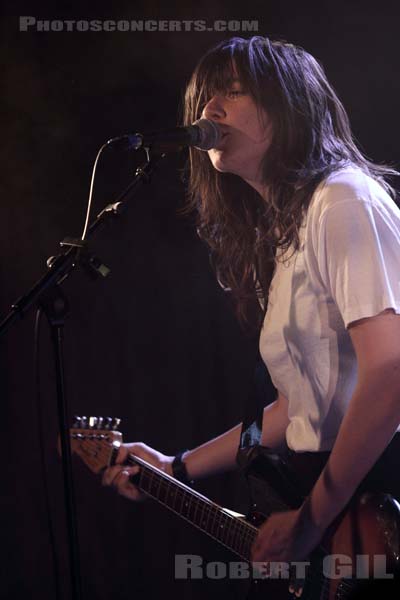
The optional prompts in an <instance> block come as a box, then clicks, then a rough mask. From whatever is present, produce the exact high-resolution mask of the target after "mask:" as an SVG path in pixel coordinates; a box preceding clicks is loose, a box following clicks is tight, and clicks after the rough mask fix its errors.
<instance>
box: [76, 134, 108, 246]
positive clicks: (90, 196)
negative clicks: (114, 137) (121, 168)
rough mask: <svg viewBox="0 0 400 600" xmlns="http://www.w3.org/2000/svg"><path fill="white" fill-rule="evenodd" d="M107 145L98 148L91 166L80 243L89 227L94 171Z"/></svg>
mask: <svg viewBox="0 0 400 600" xmlns="http://www.w3.org/2000/svg"><path fill="white" fill-rule="evenodd" d="M108 145H109V142H106V143H105V144H103V145H102V146H101V148H100V150H99V151H98V152H97V156H96V159H95V161H94V164H93V169H92V178H91V180H90V189H89V198H88V205H87V210H86V220H85V225H84V228H83V232H82V241H84V240H85V237H86V232H87V228H88V225H89V218H90V210H91V207H92V196H93V187H94V179H95V177H96V169H97V163H98V161H99V158H100V156H101V154H102V152H103V150H104V149H105V148H106V147H107V146H108Z"/></svg>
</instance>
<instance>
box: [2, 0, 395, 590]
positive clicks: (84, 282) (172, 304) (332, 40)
mask: <svg viewBox="0 0 400 600" xmlns="http://www.w3.org/2000/svg"><path fill="white" fill-rule="evenodd" d="M19 15H32V16H36V17H37V18H38V19H39V18H47V19H52V18H58V19H76V20H78V19H79V18H83V19H90V18H92V19H93V18H97V19H106V18H111V19H115V20H117V19H135V20H138V19H173V20H177V19H180V20H182V19H190V20H194V19H196V18H198V19H208V20H210V21H213V20H214V19H247V20H252V19H256V20H258V22H259V32H258V33H259V34H261V35H263V34H268V35H270V36H271V37H279V38H284V39H287V40H289V41H291V42H293V43H296V44H300V45H302V46H304V47H305V48H306V49H307V50H309V51H310V52H311V53H312V54H314V55H315V56H316V57H317V58H318V59H320V60H321V61H322V63H323V64H324V66H325V68H326V71H327V74H328V77H329V78H330V80H331V82H332V83H333V85H334V87H335V88H336V90H337V91H338V93H339V95H340V96H341V98H342V100H343V102H344V104H345V106H346V108H347V110H348V112H349V114H350V118H351V121H352V124H353V130H354V133H355V136H356V138H357V139H358V141H359V143H360V144H361V146H362V148H363V150H364V151H365V152H366V154H367V155H369V156H371V157H373V159H374V160H376V161H377V162H389V163H391V164H394V165H395V166H397V167H399V166H400V162H399V154H398V137H399V134H400V127H399V120H398V118H397V110H398V105H399V100H400V83H399V78H398V55H399V48H400V42H399V40H398V16H399V15H398V10H397V9H396V8H395V4H393V6H390V5H389V4H388V3H380V4H379V3H375V4H374V6H373V8H367V7H366V5H365V3H364V2H356V3H354V2H352V3H350V2H346V3H344V2H342V3H340V4H338V3H337V2H327V3H322V2H320V3H318V4H315V5H314V4H310V3H299V2H298V3H294V2H293V3H281V4H278V3H277V2H272V1H271V0H265V1H264V2H246V3H244V2H240V3H239V2H226V1H225V2H222V1H218V0H216V1H215V2H210V3H208V4H206V5H201V6H200V4H199V3H189V4H187V3H183V2H176V1H175V2H169V3H164V2H142V1H140V2H119V3H112V4H111V3H109V2H97V3H96V5H95V4H94V3H86V4H85V3H80V4H79V5H78V4H77V5H76V6H75V7H71V5H67V4H65V3H62V2H60V3H57V8H54V4H53V3H51V2H47V1H46V2H42V3H41V4H40V5H39V3H38V6H36V7H34V4H32V3H30V4H29V5H25V6H23V5H19V6H17V5H15V4H13V5H12V8H11V7H8V8H7V9H6V10H5V11H4V14H3V18H2V31H1V34H2V35H1V52H0V56H1V61H2V67H3V69H2V71H3V92H2V100H3V102H2V104H3V107H2V117H1V128H2V144H1V171H2V175H1V187H2V193H1V213H0V214H1V224H0V231H1V234H0V244H1V246H0V252H1V260H0V315H1V316H3V315H5V314H6V313H7V311H8V310H9V307H10V305H11V303H12V301H13V300H15V299H16V298H17V297H18V296H19V295H21V294H22V293H23V292H25V291H26V290H27V289H29V287H30V286H31V285H32V284H33V283H34V282H35V281H36V279H37V278H38V277H39V276H40V275H41V274H42V273H43V272H44V270H45V261H46V259H47V257H48V256H50V255H52V254H55V253H57V251H58V242H59V241H60V240H61V239H62V238H63V237H64V236H66V235H72V236H79V235H80V234H81V231H82V228H83V223H84V216H85V211H86V201H87V196H88V190H89V181H90V174H91V168H92V164H93V161H94V157H95V155H96V152H97V150H98V148H99V147H100V145H101V144H102V143H103V142H104V141H105V140H107V139H109V138H110V137H113V136H115V135H118V134H121V133H125V132H129V131H136V130H146V131H152V130H156V129H162V128H166V127H170V126H174V125H175V124H176V122H177V114H178V112H179V107H180V106H181V99H182V92H183V90H184V86H185V83H186V81H187V80H188V78H189V76H190V73H191V71H192V69H193V68H194V66H195V63H196V61H197V60H198V58H199V57H200V56H201V55H202V53H203V52H204V51H205V50H206V49H207V48H209V47H210V46H211V45H213V44H214V43H216V42H218V41H220V40H222V39H224V38H226V37H229V34H226V33H208V32H191V33H189V32H175V33H172V32H171V33H167V32H152V33H140V32H136V33H128V32H127V33H121V32H114V33H101V32H98V33H90V32H86V33H71V32H64V33H61V32H60V33H55V32H53V33H52V32H50V33H39V32H36V31H34V30H30V31H28V32H19V31H18V16H19ZM245 35H246V34H245ZM184 158H185V157H184V156H180V155H178V156H170V157H168V159H167V160H166V161H165V162H164V164H163V165H162V166H161V168H160V169H159V172H158V173H157V175H156V176H155V177H154V180H153V182H152V184H151V186H147V187H145V188H143V189H142V190H141V192H140V194H139V195H138V196H137V197H136V198H135V199H134V200H133V201H132V206H131V208H130V210H129V211H128V213H127V214H126V215H125V216H124V218H123V219H121V221H120V222H119V223H116V224H114V226H112V227H109V228H107V229H106V230H105V231H103V232H102V233H101V234H100V235H99V236H98V237H97V238H96V240H95V241H93V244H92V246H91V247H92V249H93V250H94V251H95V252H96V253H97V254H98V255H99V256H100V257H101V258H102V259H103V261H104V262H105V263H106V264H107V265H108V266H109V267H110V268H111V275H110V276H109V277H108V279H106V280H101V281H99V280H98V281H96V282H94V281H91V280H89V279H88V278H87V276H86V275H84V274H83V273H81V272H75V273H74V274H73V275H72V276H71V278H70V279H69V280H68V281H67V282H66V283H65V285H64V286H63V287H64V290H65V292H66V293H67V295H68V298H69V300H70V304H71V312H70V316H69V318H68V320H67V325H66V331H65V370H66V385H67V395H68V401H69V409H70V413H71V415H72V414H85V415H91V414H95V415H100V414H104V415H117V416H120V417H122V418H123V422H122V424H121V429H122V431H123V433H124V437H125V440H128V441H130V440H138V441H145V442H146V443H148V444H149V445H152V446H154V447H156V448H158V449H160V450H162V451H164V452H165V453H167V454H175V452H176V451H178V450H179V449H181V448H187V447H189V448H190V447H194V446H196V445H198V444H200V443H202V442H204V441H206V440H208V439H210V438H212V437H214V436H215V435H217V434H219V433H222V432H223V431H225V430H226V429H228V428H230V427H231V426H233V425H235V424H236V423H237V422H239V421H240V420H241V416H242V411H243V407H244V404H245V401H246V398H247V396H248V393H249V389H250V386H251V382H252V377H253V369H254V360H255V355H256V342H255V340H254V339H252V338H250V337H246V336H245V335H243V333H242V332H241V330H240V328H239V327H238V325H237V324H236V322H235V319H234V316H233V314H232V310H231V307H230V303H229V298H227V297H226V295H225V294H224V293H223V292H222V291H221V290H220V288H219V286H218V284H217V283H216V281H215V278H214V275H213V273H212V271H211V268H210V266H209V261H208V253H207V249H206V248H205V247H204V246H203V244H202V243H201V242H200V241H199V240H198V239H197V238H196V234H195V227H194V223H193V219H190V218H187V217H186V218H183V217H181V216H178V214H177V210H178V208H179V207H181V206H182V205H183V203H184V187H183V185H182V182H181V179H180V169H181V168H182V167H183V164H184ZM140 160H141V157H139V156H137V155H135V154H129V153H127V154H121V153H118V154H113V153H111V152H107V153H106V154H104V156H103V158H102V160H101V163H100V164H99V168H98V176H97V179H96V186H95V193H94V206H93V215H95V214H97V213H98V212H99V211H100V210H101V208H102V207H103V206H104V205H105V204H106V203H108V202H110V201H111V200H113V199H114V198H115V196H116V194H117V193H118V192H119V191H120V190H121V189H122V188H123V187H124V186H125V185H126V184H127V183H128V182H129V181H130V179H131V177H132V173H133V172H134V169H135V168H136V166H137V165H138V164H139V162H140ZM33 325H34V319H33V314H30V315H29V316H27V317H26V318H25V319H24V320H23V321H21V322H18V323H17V324H16V325H15V326H14V327H13V328H12V329H11V330H10V331H9V332H8V333H7V334H6V335H5V336H3V338H2V340H1V342H0V343H1V345H0V352H1V357H0V358H1V361H0V365H1V367H0V368H1V388H0V393H1V400H2V414H1V416H2V425H3V427H2V435H1V440H2V442H3V444H2V455H1V456H2V469H1V482H2V503H3V508H2V511H1V514H2V523H1V532H2V544H1V547H2V554H3V556H2V560H1V565H2V568H3V569H4V572H3V573H2V574H1V579H0V596H1V598H7V599H12V598H16V599H19V598H28V597H29V598H32V599H41V600H47V599H53V598H56V597H57V596H56V588H55V572H56V570H57V569H58V571H59V576H60V578H61V585H62V591H61V596H60V598H62V599H64V598H69V586H68V562H67V551H66V535H65V525H64V509H63V491H62V478H61V465H60V462H59V459H58V457H57V452H56V438H57V412H56V398H55V387H54V373H53V359H52V355H51V352H50V344H49V335H48V327H47V324H46V323H44V324H43V327H42V331H41V337H40V339H41V369H40V371H41V382H42V383H41V392H42V394H41V401H40V407H41V408H40V412H39V413H38V409H37V401H36V387H35V377H34V368H33ZM40 428H42V429H43V436H42V437H41V436H40V434H39V431H40ZM41 439H42V443H43V447H44V456H45V464H44V466H43V464H42V462H41V460H40V440H41ZM74 474H75V484H76V497H77V509H78V520H79V534H80V542H81V568H82V579H83V589H84V598H85V599H96V600H97V599H99V600H103V599H106V598H107V599H108V598H113V599H114V600H119V599H121V600H123V599H127V598H138V597H142V596H143V597H146V598H157V597H161V596H164V595H170V596H171V595H172V594H173V595H174V597H175V598H177V599H178V598H179V599H186V598H204V597H205V595H206V594H207V597H210V598H217V597H218V598H225V597H226V598H228V597H229V598H235V597H240V594H241V593H242V591H243V590H241V588H240V586H236V585H233V584H229V583H227V582H226V581H207V580H204V581H195V582H182V581H174V569H173V565H174V555H175V554H200V555H201V556H203V557H204V560H205V561H211V560H220V561H228V560H230V559H231V560H232V559H234V557H233V556H231V555H229V553H228V552H226V551H225V550H223V549H220V548H219V547H217V545H216V544H214V543H213V542H212V541H209V540H208V539H207V538H206V537H205V536H203V535H202V534H201V533H198V532H197V531H194V530H192V529H191V528H190V526H187V525H186V524H185V523H183V522H181V521H180V520H179V519H178V518H176V517H175V516H173V515H170V514H166V513H165V511H164V510H163V509H162V508H159V507H158V506H155V505H154V504H153V503H152V502H147V503H145V504H140V505H134V504H132V503H129V502H128V501H126V500H124V499H122V498H120V497H118V496H117V495H116V494H115V493H114V492H113V491H112V490H110V489H105V488H102V487H101V485H100V482H99V481H98V480H97V479H96V478H95V477H94V476H93V475H92V474H91V473H90V472H89V471H87V469H86V468H85V467H83V466H82V465H81V464H79V463H78V462H76V463H74ZM45 481H46V482H47V489H48V498H49V500H48V502H49V505H48V504H47V500H46V493H45V489H46V487H45ZM242 483H243V482H242V481H241V479H240V477H239V476H238V475H236V474H232V475H226V476H222V477H216V478H214V479H212V480H208V481H204V482H201V483H199V484H198V485H197V489H198V490H200V491H201V492H202V493H204V494H206V495H208V496H210V497H211V498H212V499H213V500H215V501H216V502H219V503H221V504H223V505H226V506H229V507H231V508H234V509H237V510H242V511H243V510H245V509H246V492H245V491H244V488H243V485H241V484H242ZM49 520H50V521H51V523H52V530H53V531H54V544H53V546H52V544H51V537H50V528H49ZM52 547H55V548H56V557H54V556H53V551H52Z"/></svg>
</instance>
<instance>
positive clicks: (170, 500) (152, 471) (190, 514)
mask: <svg viewBox="0 0 400 600" xmlns="http://www.w3.org/2000/svg"><path fill="white" fill-rule="evenodd" d="M129 463H130V464H132V465H133V464H137V465H139V466H140V474H139V483H138V486H139V488H140V489H141V490H142V491H143V492H145V493H146V494H148V495H149V496H151V497H152V498H154V499H155V500H157V501H158V502H160V504H163V505H164V506H166V507H167V508H169V509H170V510H172V511H173V512H174V513H176V514H178V515H180V516H181V517H182V518H183V519H185V520H186V521H188V522H189V523H192V524H193V525H195V526H196V527H198V528H199V529H201V530H202V531H204V532H205V533H207V534H208V535H209V536H211V537H212V538H214V539H215V540H217V541H218V542H220V543H221V544H223V545H224V546H226V547H227V548H229V549H230V550H231V551H232V552H234V553H235V554H238V555H239V556H240V557H242V558H244V559H245V560H248V561H250V550H251V546H252V544H253V542H254V540H255V537H256V535H257V531H258V530H257V528H256V527H254V526H253V525H251V524H250V523H247V522H246V521H243V520H242V519H240V518H239V517H235V516H233V515H231V514H229V512H227V511H226V510H225V509H224V508H223V507H221V506H219V505H218V504H215V503H214V502H211V501H210V500H209V499H208V498H206V497H205V496H202V495H201V494H199V493H198V492H196V491H195V490H192V489H191V488H190V487H188V486H186V485H184V484H183V483H180V482H179V481H177V480H176V479H174V478H172V477H170V476H169V475H167V474H166V473H164V472H163V471H160V470H159V469H157V467H153V466H152V465H149V464H148V463H146V462H145V461H142V460H141V459H140V458H139V457H137V456H134V455H132V454H131V455H130V456H129Z"/></svg>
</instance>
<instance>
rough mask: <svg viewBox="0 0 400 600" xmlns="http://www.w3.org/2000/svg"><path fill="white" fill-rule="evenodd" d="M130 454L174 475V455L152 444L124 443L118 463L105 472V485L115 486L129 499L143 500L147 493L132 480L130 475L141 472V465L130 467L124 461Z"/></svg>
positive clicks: (119, 453)
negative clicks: (163, 452)
mask: <svg viewBox="0 0 400 600" xmlns="http://www.w3.org/2000/svg"><path fill="white" fill-rule="evenodd" d="M128 454H135V455H136V456H139V457H140V458H142V459H143V460H145V461H147V462H148V463H150V464H152V465H154V466H155V467H157V468H158V469H160V470H161V471H164V472H165V473H168V474H169V475H172V468H171V465H172V461H173V459H174V457H173V456H165V455H164V454H161V452H157V450H154V449H153V448H150V446H147V445H146V444H142V443H141V442H137V443H133V444H123V445H121V448H120V449H119V452H118V456H117V460H116V461H115V462H116V464H115V465H114V466H112V467H108V469H106V470H105V471H104V474H103V480H102V483H103V485H110V486H112V487H114V488H115V489H116V490H117V491H118V493H119V494H121V496H125V498H128V499H129V500H135V501H137V502H138V501H142V500H145V498H146V494H144V493H143V492H141V491H140V490H139V488H138V487H137V486H136V485H134V484H133V483H131V482H130V480H129V479H130V477H131V476H132V475H135V474H136V473H138V472H139V470H140V467H138V466H133V467H130V466H128V465H126V464H124V463H126V460H127V458H128Z"/></svg>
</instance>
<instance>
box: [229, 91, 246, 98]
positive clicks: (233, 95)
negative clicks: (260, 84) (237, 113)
mask: <svg viewBox="0 0 400 600" xmlns="http://www.w3.org/2000/svg"><path fill="white" fill-rule="evenodd" d="M243 94H244V92H243V91H242V90H230V91H229V92H228V93H227V96H228V98H231V99H234V100H235V99H236V98H239V96H242V95H243Z"/></svg>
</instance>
